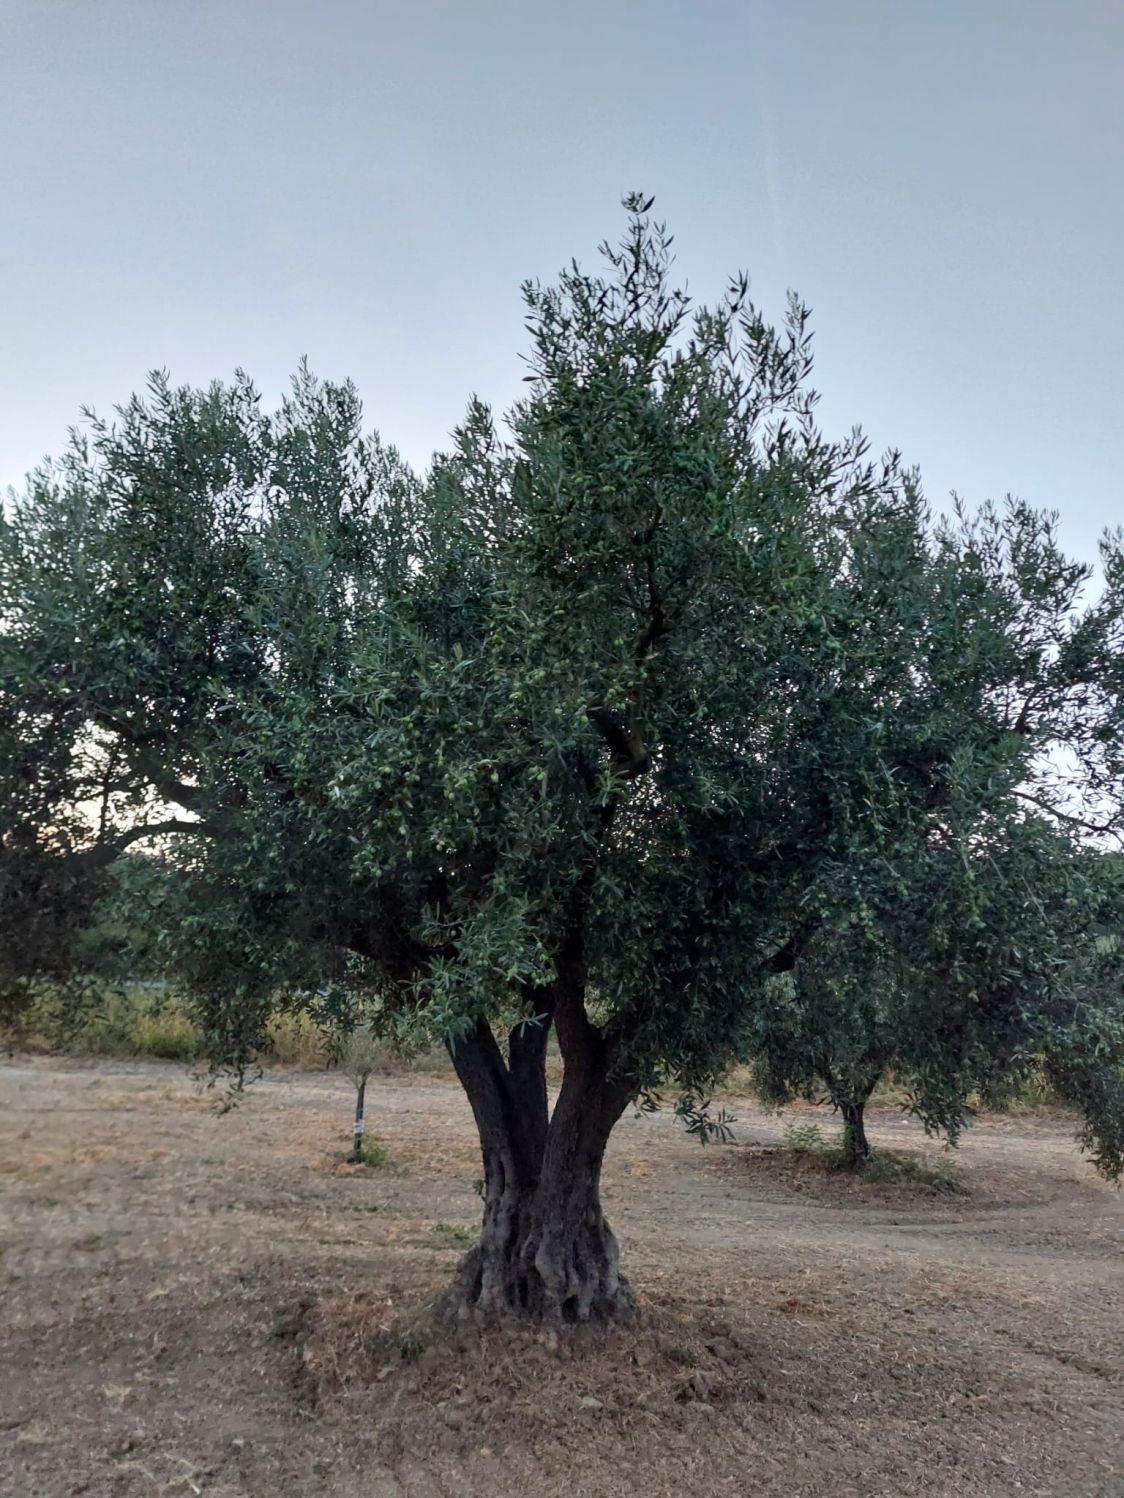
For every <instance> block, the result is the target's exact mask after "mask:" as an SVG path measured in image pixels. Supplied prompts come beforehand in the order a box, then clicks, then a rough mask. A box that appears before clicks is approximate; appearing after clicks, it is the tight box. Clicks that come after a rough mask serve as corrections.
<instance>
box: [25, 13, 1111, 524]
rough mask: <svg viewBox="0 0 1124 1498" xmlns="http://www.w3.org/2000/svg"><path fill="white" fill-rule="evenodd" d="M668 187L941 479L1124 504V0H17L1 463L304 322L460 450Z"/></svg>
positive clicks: (713, 278)
mask: <svg viewBox="0 0 1124 1498" xmlns="http://www.w3.org/2000/svg"><path fill="white" fill-rule="evenodd" d="M631 187H639V188H642V189H644V190H645V191H646V192H649V193H655V194H656V198H657V208H658V210H659V211H660V212H661V214H662V216H664V217H666V218H667V219H668V220H669V222H670V224H671V227H672V228H673V230H674V231H675V234H676V237H677V246H678V250H679V256H680V258H679V266H680V270H681V272H682V274H683V275H684V276H685V277H686V278H687V280H688V282H689V285H690V287H691V290H692V291H693V292H694V293H695V294H696V295H697V296H699V297H700V298H703V299H705V298H706V297H708V296H711V295H714V294H716V293H717V292H718V291H720V289H721V287H722V285H723V283H724V280H725V277H726V275H727V273H728V272H730V271H732V270H734V269H736V268H738V267H745V268H746V269H748V270H749V272H750V275H751V277H752V283H753V290H754V293H755V295H756V296H757V298H758V299H759V300H760V301H761V302H762V303H763V304H764V306H765V308H766V310H768V311H771V312H773V313H779V312H780V311H781V308H782V298H783V293H784V289H785V287H786V286H790V285H791V286H793V287H795V288H796V289H797V290H798V291H799V292H800V293H801V294H802V295H803V296H804V297H805V299H806V300H808V301H809V302H810V303H811V304H812V306H813V309H814V322H815V326H816V329H817V346H818V351H819V353H818V372H817V383H818V385H819V387H820V388H821V390H822V391H823V393H824V404H823V407H822V413H823V417H824V421H825V425H827V426H828V427H829V428H833V429H838V428H841V427H849V426H850V425H851V424H852V422H856V421H857V422H861V423H862V424H863V425H864V426H865V427H866V428H867V430H868V431H869V432H870V434H871V436H872V438H873V440H874V442H875V444H876V446H877V447H883V446H886V445H889V444H895V445H897V446H900V447H901V448H902V449H903V451H904V453H905V455H906V457H907V459H908V460H910V461H912V462H916V463H918V464H920V466H921V469H922V474H923V477H924V481H925V487H926V490H927V492H928V494H929V495H930V498H931V499H932V500H933V501H934V503H935V504H936V505H937V506H938V507H941V506H942V505H943V504H944V502H945V498H946V496H947V493H948V491H949V490H950V489H952V488H955V489H957V490H959V491H960V492H962V493H963V494H965V495H966V496H967V497H968V498H969V499H971V500H979V499H981V498H984V497H985V496H988V495H993V496H1000V495H1002V494H1003V493H1004V492H1005V491H1007V490H1012V491H1014V492H1016V493H1019V494H1021V495H1023V496H1025V497H1026V498H1028V499H1029V500H1031V501H1033V502H1034V503H1036V504H1039V505H1044V506H1050V507H1054V508H1057V509H1059V510H1060V511H1061V512H1062V516H1063V537H1064V539H1065V540H1066V542H1067V543H1068V545H1069V546H1070V548H1071V549H1073V550H1076V551H1079V552H1082V553H1085V552H1089V551H1091V549H1092V546H1093V543H1094V540H1095V537H1096V534H1097V532H1098V531H1099V530H1100V529H1101V528H1102V527H1103V526H1104V525H1106V524H1110V523H1112V524H1116V523H1120V522H1121V521H1124V486H1122V484H1121V478H1120V469H1121V455H1120V448H1121V444H1122V438H1124V418H1122V411H1124V348H1122V339H1124V0H789V3H786V0H745V3H734V0H601V3H591V0H568V3H563V0H553V3H547V0H412V3H390V0H366V3H361V0H0V192H2V198H0V201H2V202H3V203H4V205H5V209H6V212H5V214H4V220H3V224H2V228H0V354H2V358H0V483H3V482H13V481H17V480H18V479H19V478H20V477H21V475H22V473H23V472H24V471H25V470H26V469H28V468H29V467H30V466H32V465H33V464H34V463H35V462H36V461H37V460H38V459H39V458H40V457H41V456H42V455H43V454H44V453H46V452H48V451H52V450H57V449H58V448H59V446H60V445H61V443H62V440H63V437H64V433H65V430H66V427H67V425H68V424H69V423H70V422H71V421H72V420H74V419H75V417H76V415H77V411H78V408H79V406H80V405H81V404H83V403H91V404H94V405H96V406H97V407H98V408H99V409H101V410H108V408H109V407H110V406H111V405H112V404H113V403H115V402H117V401H120V400H122V399H124V398H126V397H127V396H128V394H129V393H130V392H131V391H132V390H133V389H134V388H136V387H138V386H139V385H140V384H141V383H142V382H143V380H144V377H145V373H146V371H147V370H148V369H149V368H151V367H152V366H155V365H165V366H167V367H169V368H170V369H171V371H172V374H173V376H174V377H175V378H176V379H179V380H186V381H193V382H200V381H206V380H209V379H211V378H213V377H215V376H227V375H229V374H230V372H231V371H232V370H233V369H234V368H235V367H236V366H238V365H241V366H243V367H245V368H246V369H247V370H249V372H250V373H251V374H252V375H253V376H254V377H255V378H256V380H257V381H258V382H259V384H260V385H261V386H262V388H263V389H264V390H265V392H266V394H267V395H268V396H269V397H271V398H273V397H275V396H276V395H277V393H278V392H279V391H280V390H281V388H282V386H283V384H284V382H285V380H286V378H287V376H288V374H289V373H290V372H291V371H292V370H293V369H294V368H295V366H296V364H297V361H298V359H299V358H300V356H301V355H302V354H307V355H308V356H309V358H310V360H311V362H312V365H313V367H314V369H316V370H317V371H318V372H319V373H321V374H324V375H331V376H343V375H350V376H351V377H353V378H354V379H355V380H356V382H357V383H358V385H359V388H360V390H361V392H362V394H363V397H364V400H365V404H366V409H367V413H368V417H369V420H370V423H371V424H372V425H374V426H376V427H377V428H379V430H380V431H382V432H383V434H384V435H385V436H386V437H387V438H388V439H389V440H391V441H393V442H396V443H397V444H398V445H399V446H400V447H401V448H402V450H403V451H404V452H405V453H406V455H407V456H408V457H410V458H411V459H413V460H414V461H416V462H419V463H424V462H425V461H426V459H427V458H428V456H429V455H430V453H431V452H432V450H433V449H434V447H435V446H440V445H442V444H443V443H444V441H445V438H446V434H447V433H448V431H449V429H450V427H451V426H452V425H453V423H454V422H455V421H456V420H457V419H458V417H459V415H460V413H461V411H462V410H463V407H464V404H465V400H466V398H467V396H468V394H469V393H470V392H471V391H473V390H475V391H477V392H479V394H480V395H482V396H483V397H484V398H486V399H488V400H490V401H492V402H493V403H494V404H496V405H497V406H503V405H504V404H506V403H507V402H508V401H509V400H510V399H511V398H512V397H513V396H514V395H515V394H516V393H517V392H518V389H519V383H520V378H521V375H522V373H523V370H522V367H521V365H520V362H519V359H518V354H519V352H520V350H521V349H522V348H523V347H524V335H523V332H522V309H521V305H520V301H519V294H518V293H519V283H520V281H521V280H522V279H523V278H524V277H525V276H541V277H549V276H551V275H552V274H553V273H554V272H555V270H556V269H557V268H558V266H559V265H560V264H562V263H563V262H564V261H565V260H567V259H568V258H569V257H570V256H571V255H577V256H578V257H579V258H581V259H583V260H585V261H587V262H588V261H591V260H592V259H593V256H594V253H595V247H596V244H597V242H598V240H599V239H601V238H602V237H604V236H605V235H606V234H608V235H610V236H614V237H615V235H616V234H617V232H618V229H619V227H620V224H621V221H622V219H621V214H620V210H619V206H618V202H619V198H620V195H621V193H622V192H623V191H624V190H626V189H628V188H631Z"/></svg>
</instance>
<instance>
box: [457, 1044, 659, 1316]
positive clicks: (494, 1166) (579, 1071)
mask: <svg viewBox="0 0 1124 1498" xmlns="http://www.w3.org/2000/svg"><path fill="white" fill-rule="evenodd" d="M548 1029H549V1026H548V1025H545V1024H543V1025H540V1026H538V1027H535V1028H532V1027H525V1028H524V1030H523V1031H522V1032H521V1033H518V1032H513V1033H512V1036H511V1039H510V1045H509V1058H510V1059H509V1062H507V1063H505V1061H504V1058H503V1055H502V1053H501V1052H500V1049H499V1047H498V1046H497V1044H496V1042H495V1039H494V1037H493V1036H492V1034H491V1031H490V1030H488V1028H487V1026H486V1025H479V1026H477V1028H476V1030H474V1031H473V1032H472V1034H471V1035H470V1036H468V1037H466V1038H465V1039H463V1040H461V1041H459V1042H458V1043H457V1045H456V1046H455V1047H454V1048H453V1062H454V1065H455V1067H456V1070H457V1074H458V1076H459V1077H460V1079H461V1082H462V1083H463V1085H464V1087H465V1091H466V1092H467V1093H468V1097H469V1101H470V1103H471V1104H472V1109H473V1113H474V1115H475V1118H476V1124H477V1128H478V1129H479V1131H480V1143H481V1152H482V1155H483V1161H484V1221H483V1226H482V1230H481V1236H480V1241H479V1242H478V1243H477V1244H476V1246H475V1247H474V1248H473V1249H472V1250H471V1251H470V1252H469V1253H468V1254H467V1255H466V1256H465V1258H464V1260H463V1262H462V1264H461V1266H460V1270H459V1272H458V1276H457V1281H456V1284H455V1286H454V1290H453V1297H452V1299H453V1304H454V1306H455V1307H456V1309H457V1311H458V1314H460V1315H462V1316H471V1317H475V1318H476V1319H478V1320H480V1321H484V1322H487V1321H493V1320H496V1319H502V1318H507V1317H515V1318H521V1319H525V1320H529V1321H535V1322H541V1323H543V1324H545V1325H563V1324H575V1323H580V1322H590V1321H608V1320H613V1319H618V1318H629V1317H631V1315H632V1313H633V1308H634V1307H633V1300H632V1295H631V1292H630V1290H629V1288H628V1283H627V1281H626V1280H625V1279H623V1278H622V1276H621V1274H620V1272H619V1269H618V1251H617V1243H616V1239H615V1238H614V1236H613V1233H612V1230H611V1229H610V1227H609V1225H608V1223H607V1222H606V1220H605V1215H604V1213H603V1211H602V1209H601V1200H600V1192H599V1185H600V1176H601V1162H602V1159H603V1158H604V1154H605V1146H606V1144H607V1143H608V1139H609V1134H610V1133H611V1131H612V1128H613V1125H614V1124H615V1123H616V1122H617V1120H618V1118H619V1117H620V1115H621V1113H622V1112H623V1111H624V1109H625V1107H626V1105H627V1103H628V1099H629V1097H630V1095H631V1092H632V1088H631V1087H630V1086H629V1085H628V1084H627V1083H626V1082H625V1081H623V1080H622V1079H620V1078H614V1077H612V1076H610V1074H609V1069H608V1066H607V1065H606V1062H605V1058H604V1056H603V1055H600V1054H598V1052H597V1048H596V1047H594V1046H592V1045H591V1046H589V1047H588V1049H587V1051H586V1052H583V1054H582V1057H581V1062H580V1064H578V1063H575V1062H573V1061H571V1062H570V1063H569V1064H567V1069H566V1074H565V1078H564V1081H563V1085H562V1090H561V1093H560V1095H559V1098H558V1102H557V1104H556V1106H555V1109H554V1113H553V1115H551V1116H549V1117H548V1109H547V1096H546V1074H545V1054H546V1039H547V1033H548Z"/></svg>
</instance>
